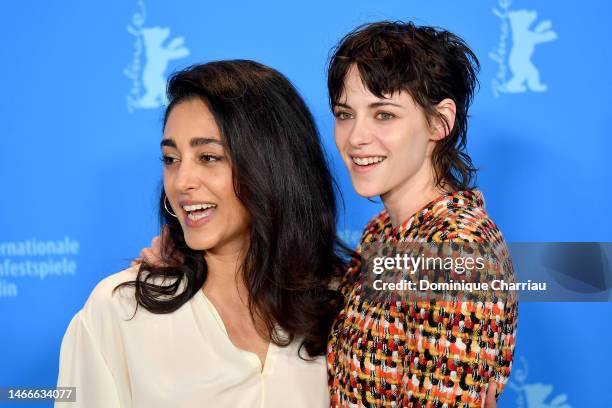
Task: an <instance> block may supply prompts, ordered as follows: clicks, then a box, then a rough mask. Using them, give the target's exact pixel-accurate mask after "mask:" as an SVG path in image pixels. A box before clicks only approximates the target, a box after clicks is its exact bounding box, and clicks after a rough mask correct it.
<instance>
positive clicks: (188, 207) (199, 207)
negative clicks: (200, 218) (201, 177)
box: [183, 203, 217, 212]
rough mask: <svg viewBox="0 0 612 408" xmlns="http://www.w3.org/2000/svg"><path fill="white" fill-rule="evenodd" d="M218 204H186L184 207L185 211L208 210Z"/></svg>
mask: <svg viewBox="0 0 612 408" xmlns="http://www.w3.org/2000/svg"><path fill="white" fill-rule="evenodd" d="M216 206H217V205H216V204H209V203H207V204H193V205H184V206H183V209H184V210H185V211H188V212H191V211H197V210H207V209H209V208H214V207H216Z"/></svg>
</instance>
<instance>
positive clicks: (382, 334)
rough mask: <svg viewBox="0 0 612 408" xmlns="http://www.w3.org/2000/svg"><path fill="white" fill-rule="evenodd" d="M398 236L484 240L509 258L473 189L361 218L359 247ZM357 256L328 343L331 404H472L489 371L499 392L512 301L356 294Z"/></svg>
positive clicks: (512, 323) (505, 372) (453, 407)
mask: <svg viewBox="0 0 612 408" xmlns="http://www.w3.org/2000/svg"><path fill="white" fill-rule="evenodd" d="M397 240H404V241H406V240H414V241H427V242H447V241H462V242H476V243H486V244H487V245H492V246H497V247H498V248H499V249H500V250H501V251H502V253H503V254H505V256H506V257H507V260H508V262H504V263H506V264H509V265H510V267H511V263H510V262H509V257H508V252H507V248H506V244H505V242H504V240H503V238H502V235H501V233H500V231H499V229H498V228H497V226H496V225H495V224H494V223H493V221H492V220H491V219H490V218H489V217H488V215H487V213H486V212H485V210H484V201H483V197H482V194H481V193H480V192H478V191H459V192H454V193H451V194H448V195H446V196H443V197H440V198H438V199H436V200H434V201H432V202H431V203H429V204H427V205H426V206H425V207H424V208H422V209H421V210H420V211H418V212H417V213H415V214H414V215H413V216H412V217H411V218H410V219H408V220H406V221H405V222H404V223H402V224H401V225H398V226H397V227H393V225H392V224H391V221H390V219H389V215H388V214H387V212H386V211H383V212H381V213H380V214H379V215H377V216H376V217H374V218H373V219H372V220H371V221H370V222H369V223H368V224H367V226H366V228H365V230H364V233H363V236H362V240H361V244H360V245H359V247H358V248H357V251H358V252H360V251H361V248H362V246H363V245H364V244H368V243H372V242H376V241H378V242H385V243H392V242H394V241H397ZM360 264H361V262H360V261H359V260H355V261H353V263H352V264H351V265H350V266H349V269H348V271H347V273H346V275H345V276H344V278H343V280H342V282H341V284H340V290H341V291H342V293H343V294H344V296H345V299H346V303H345V307H344V309H343V310H342V311H341V312H340V314H339V316H338V318H337V319H336V321H335V323H334V326H333V328H332V333H331V335H330V339H329V344H328V354H327V355H328V357H327V358H328V360H327V361H328V381H329V388H330V393H331V406H332V407H362V406H365V407H398V408H399V407H414V408H416V407H448V408H458V407H480V406H481V404H482V397H483V395H482V393H483V392H484V385H485V384H487V383H488V382H489V380H490V379H491V378H493V379H495V381H497V382H498V388H497V390H498V391H497V392H498V395H499V393H500V392H501V390H502V388H503V386H504V385H505V384H506V382H507V381H508V376H509V375H510V369H511V365H512V358H513V353H514V342H515V333H516V322H517V316H518V312H517V303H516V301H515V300H507V301H505V302H497V303H493V302H443V301H414V302H410V301H405V302H404V301H402V302H377V303H372V302H370V301H369V299H367V298H366V297H365V296H363V293H364V292H363V291H362V285H363V284H364V279H363V277H362V276H360V275H361V274H360V269H361V268H360Z"/></svg>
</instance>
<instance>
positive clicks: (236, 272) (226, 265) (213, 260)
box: [202, 251, 248, 305]
mask: <svg viewBox="0 0 612 408" xmlns="http://www.w3.org/2000/svg"><path fill="white" fill-rule="evenodd" d="M204 259H205V260H206V265H207V267H208V274H207V277H206V281H205V282H204V286H203V287H202V290H203V291H204V293H205V294H206V296H207V297H209V298H211V299H218V300H221V299H225V301H230V302H241V303H243V304H245V305H246V304H247V302H248V291H247V289H246V287H245V285H244V282H243V275H242V273H243V270H242V263H243V260H244V251H236V252H233V253H224V254H219V253H214V252H208V251H207V252H206V254H205V255H204Z"/></svg>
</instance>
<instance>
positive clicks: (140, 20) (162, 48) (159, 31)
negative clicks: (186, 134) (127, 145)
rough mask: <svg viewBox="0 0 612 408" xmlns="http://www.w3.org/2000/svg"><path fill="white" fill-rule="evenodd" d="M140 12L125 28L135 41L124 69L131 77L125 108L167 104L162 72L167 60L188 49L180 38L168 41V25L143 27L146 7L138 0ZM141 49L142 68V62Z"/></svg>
mask: <svg viewBox="0 0 612 408" xmlns="http://www.w3.org/2000/svg"><path fill="white" fill-rule="evenodd" d="M138 5H139V7H140V12H137V13H135V14H134V16H133V17H132V24H130V25H128V26H127V30H128V32H129V33H130V34H132V35H133V36H134V37H135V38H136V40H135V45H134V55H133V58H132V62H131V63H130V65H129V66H128V67H127V68H126V69H125V70H124V71H123V73H124V75H125V76H127V77H128V78H130V79H131V80H132V88H131V90H130V92H129V94H128V95H127V97H126V102H127V108H128V110H129V111H130V113H131V112H133V111H134V109H151V108H159V107H160V106H163V105H165V104H166V103H167V100H166V78H165V77H164V74H165V72H166V69H167V68H168V63H169V62H170V61H172V60H175V59H179V58H183V57H186V56H187V55H189V50H188V49H187V48H186V47H185V46H184V39H183V38H182V37H175V38H173V39H171V40H170V41H169V42H167V40H168V39H169V37H170V29H169V28H167V27H145V26H144V23H145V6H144V3H143V2H142V1H139V2H138ZM143 48H144V67H143V66H142V62H143Z"/></svg>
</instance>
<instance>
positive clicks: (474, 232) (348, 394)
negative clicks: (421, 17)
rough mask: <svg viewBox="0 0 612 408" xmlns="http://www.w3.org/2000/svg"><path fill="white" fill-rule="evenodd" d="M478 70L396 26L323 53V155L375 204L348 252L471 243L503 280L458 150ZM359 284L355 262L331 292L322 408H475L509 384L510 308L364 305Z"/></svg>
mask: <svg viewBox="0 0 612 408" xmlns="http://www.w3.org/2000/svg"><path fill="white" fill-rule="evenodd" d="M478 68H479V64H478V60H477V58H476V56H475V55H474V53H473V52H472V51H471V50H470V49H469V47H468V46H467V45H466V44H465V43H464V42H463V40H461V39H460V38H459V37H457V36H456V35H454V34H452V33H450V32H448V31H446V30H441V29H436V28H433V27H418V26H415V25H414V24H412V23H410V22H408V23H403V22H386V21H384V22H378V23H373V24H367V25H364V26H362V27H359V28H357V29H356V30H354V31H352V32H351V33H349V34H348V35H347V36H345V37H344V38H343V39H342V40H341V41H340V43H339V44H338V46H337V47H336V49H335V50H334V53H333V56H332V57H331V61H330V65H329V75H328V88H329V97H330V103H331V107H332V109H333V112H334V116H335V118H336V119H335V130H334V133H335V141H336V146H337V147H338V150H339V152H340V155H341V157H342V159H343V161H344V163H345V165H346V166H347V168H348V170H349V173H350V175H351V180H352V183H353V186H354V188H355V190H356V191H357V193H358V194H360V195H362V196H364V197H375V196H379V197H380V198H381V199H382V202H383V204H384V206H385V210H384V211H383V212H381V213H380V214H378V215H377V216H375V217H374V218H373V219H372V220H370V222H369V223H368V224H367V225H366V227H365V229H364V232H363V236H362V239H361V244H360V246H359V248H358V251H359V252H361V251H362V249H363V248H365V247H366V246H368V245H373V244H378V245H386V246H388V247H389V248H393V247H397V246H399V245H400V244H406V243H410V242H428V243H431V244H437V245H438V246H441V245H443V244H444V243H448V242H467V243H475V244H479V245H481V246H485V247H487V248H488V250H489V251H490V252H491V253H492V254H493V257H492V259H493V261H492V262H491V263H490V264H488V268H489V269H490V270H489V272H493V273H495V274H497V275H502V274H503V275H511V274H512V264H511V262H510V259H509V256H508V250H507V247H506V244H505V242H504V239H503V237H502V235H501V232H500V231H499V229H498V228H497V226H496V225H495V224H494V223H493V221H492V220H491V219H490V218H489V216H488V215H487V213H486V211H485V210H484V199H483V196H482V194H481V193H480V192H479V191H477V190H474V186H473V179H474V176H475V172H476V170H475V168H474V166H473V165H472V161H471V159H470V157H469V156H468V154H467V153H466V152H465V146H466V136H467V118H468V108H469V105H470V102H471V101H472V98H473V94H474V88H475V86H476V84H477V80H476V73H477V71H478ZM366 273H367V271H364V270H363V268H362V265H361V261H358V260H356V261H354V262H353V263H352V264H351V265H350V267H349V269H348V272H347V273H346V275H345V276H344V278H343V280H342V283H341V285H340V289H341V292H342V293H343V295H344V296H345V298H346V305H345V306H344V308H343V310H342V311H341V312H340V315H339V316H338V318H337V319H336V322H335V324H334V327H333V331H332V335H331V337H330V342H329V346H328V367H329V385H330V392H331V399H332V406H334V407H335V406H342V407H345V406H346V407H349V406H351V407H353V406H368V407H374V406H377V407H378V406H385V407H386V406H396V407H442V406H445V407H480V406H482V405H481V404H483V403H484V394H485V391H487V390H488V391H489V392H488V393H487V405H486V406H487V407H492V406H494V405H495V397H496V395H495V394H496V392H497V395H499V393H500V392H501V389H502V387H503V385H504V384H505V383H506V382H507V380H508V376H509V374H510V367H511V362H512V356H513V351H514V339H515V330H516V316H517V305H516V301H514V300H512V299H510V298H508V299H507V301H505V302H501V301H500V302H484V303H476V302H457V301H453V302H443V301H431V302H429V301H401V302H395V301H393V302H392V301H384V300H383V301H380V300H378V301H377V300H373V299H371V298H369V297H368V296H367V294H366V293H367V292H366V290H367V288H366V286H367V282H368V277H367V276H366ZM490 381H491V382H490ZM489 382H490V385H489Z"/></svg>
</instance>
